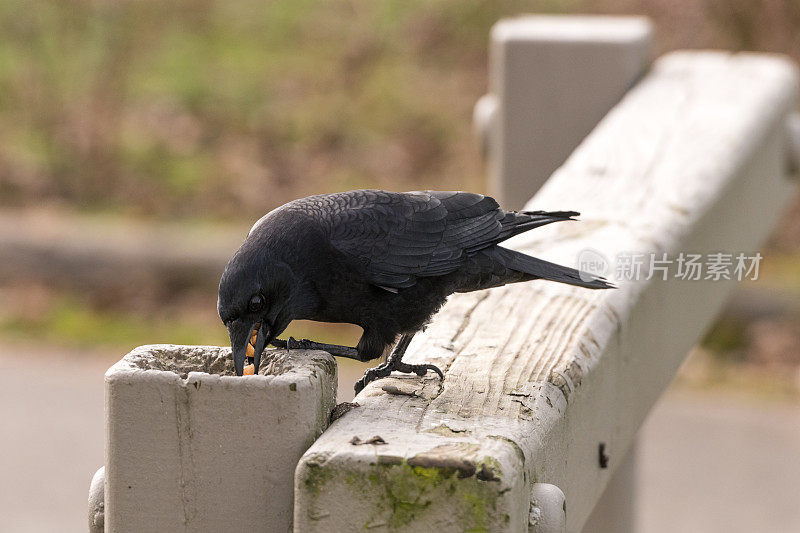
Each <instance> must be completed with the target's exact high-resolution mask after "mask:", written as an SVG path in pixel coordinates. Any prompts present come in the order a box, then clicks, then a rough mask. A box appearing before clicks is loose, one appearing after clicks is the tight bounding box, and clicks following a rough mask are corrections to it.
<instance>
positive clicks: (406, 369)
mask: <svg viewBox="0 0 800 533" xmlns="http://www.w3.org/2000/svg"><path fill="white" fill-rule="evenodd" d="M393 370H396V371H398V372H402V373H403V374H416V375H418V376H419V377H422V376H424V375H425V374H427V373H428V370H432V371H434V372H436V373H437V374H439V379H444V374H443V373H442V371H441V370H439V367H437V366H436V365H431V364H427V363H425V364H421V365H410V364H408V363H404V362H403V361H397V360H394V361H392V360H391V359H390V360H389V361H387V362H385V363H382V364H380V365H378V366H376V367H375V368H370V369H369V370H367V371H366V372H364V376H363V377H362V378H361V379H359V380H358V381H356V384H355V386H354V388H355V390H356V394H358V393H359V392H361V391H362V390H364V387H366V386H367V385H368V384H369V383H370V382H372V381H375V380H376V379H380V378H385V377H389V375H390V374H391V373H392V371H393Z"/></svg>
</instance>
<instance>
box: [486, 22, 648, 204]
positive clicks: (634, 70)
mask: <svg viewBox="0 0 800 533" xmlns="http://www.w3.org/2000/svg"><path fill="white" fill-rule="evenodd" d="M651 38H652V29H651V26H650V23H649V21H648V20H647V19H646V18H643V17H601V16H552V15H535V16H524V17H519V18H514V19H507V20H502V21H500V22H498V23H497V24H496V25H495V26H494V28H493V29H492V37H491V48H490V56H489V62H490V69H489V75H490V79H489V90H490V94H489V95H487V96H486V97H484V98H482V99H481V100H480V101H479V103H478V105H477V106H476V109H475V114H474V118H475V120H476V124H475V129H476V131H477V132H478V135H479V136H480V137H481V146H482V147H484V149H485V151H486V152H488V157H489V191H490V193H491V194H492V195H494V196H495V198H497V199H498V200H499V201H500V204H501V205H502V206H503V207H506V208H510V209H519V208H521V207H522V206H523V204H524V203H525V202H526V201H527V200H528V199H529V198H530V197H531V196H533V194H534V193H535V192H536V191H537V190H538V189H539V187H541V186H542V184H543V183H544V182H545V181H546V180H547V178H549V177H550V174H552V173H553V171H555V170H556V169H557V168H558V167H560V166H561V164H562V163H563V162H564V161H566V159H567V157H568V156H569V155H570V154H571V153H572V151H573V150H574V149H575V148H576V147H577V146H578V144H579V143H580V142H581V141H582V140H583V139H584V137H586V135H587V134H588V133H589V132H590V131H591V130H592V129H593V128H594V126H595V125H596V124H597V123H598V122H599V121H600V119H601V118H603V116H604V115H605V114H606V113H607V112H608V110H609V109H611V107H612V106H614V105H615V104H616V103H617V102H618V101H619V100H620V98H622V95H623V94H625V92H626V91H627V90H628V89H629V88H630V87H631V86H632V85H633V83H634V82H635V81H636V80H637V79H638V78H639V77H640V76H641V75H642V73H643V72H644V70H645V69H646V68H647V66H648V64H649V62H650V42H651ZM550 208H553V209H555V208H557V207H554V206H550Z"/></svg>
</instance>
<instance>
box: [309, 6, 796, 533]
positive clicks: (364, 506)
mask: <svg viewBox="0 0 800 533" xmlns="http://www.w3.org/2000/svg"><path fill="white" fill-rule="evenodd" d="M595 23H596V24H599V25H602V26H604V27H606V26H605V25H606V24H612V25H613V24H617V23H618V21H603V20H600V21H592V20H581V21H579V22H575V21H572V20H566V21H560V20H554V19H551V18H548V19H546V20H545V21H544V22H543V21H541V20H539V19H528V20H521V21H516V22H511V23H501V26H500V28H501V29H499V30H497V31H495V32H494V37H495V39H498V40H503V39H511V38H512V37H511V36H513V38H514V39H517V40H518V41H524V40H525V35H526V33H525V32H526V31H527V29H528V28H530V29H531V32H532V37H531V38H532V41H533V42H535V43H538V42H540V41H542V40H547V39H548V38H549V39H550V41H549V42H548V44H547V50H548V53H546V54H545V53H543V52H541V50H539V51H538V52H537V47H536V46H533V45H532V46H531V47H530V48H529V50H530V53H531V54H532V58H533V59H532V60H531V61H532V62H526V61H523V60H522V59H521V56H525V52H524V51H523V50H525V49H527V45H522V44H520V45H519V46H520V50H519V51H518V53H519V54H520V56H517V55H515V54H516V53H517V51H515V50H513V51H512V50H509V48H513V47H514V46H516V41H510V42H505V41H504V42H501V43H499V44H498V43H497V42H495V43H494V45H493V46H494V47H495V49H500V50H506V53H507V54H509V55H510V56H512V57H513V58H514V59H513V60H512V59H510V58H509V57H507V56H504V57H501V58H500V59H499V61H501V62H503V64H504V65H505V67H504V69H493V70H492V72H498V71H501V72H507V71H508V69H509V68H510V69H513V68H515V65H525V66H526V68H528V69H530V70H529V71H528V72H527V74H526V75H527V76H528V77H529V78H530V79H527V78H526V75H523V74H519V73H517V77H518V78H519V79H521V80H523V81H522V82H520V83H522V84H523V86H524V87H534V88H535V87H537V86H538V85H537V81H535V80H536V79H538V78H546V79H556V80H557V79H558V77H559V76H560V72H562V71H563V70H570V68H571V67H570V65H583V64H584V63H581V62H580V61H577V60H574V63H572V60H573V59H574V58H572V56H571V54H579V53H580V51H581V46H579V45H575V44H574V43H572V42H570V40H569V39H564V38H563V37H562V35H561V34H560V33H559V31H558V29H559V28H560V27H561V26H562V25H567V26H571V25H573V24H586V25H589V26H591V25H593V24H595ZM506 25H507V26H508V28H513V30H512V29H507V28H506ZM606 28H607V27H606ZM641 31H644V30H643V29H642V30H641ZM602 33H603V32H599V31H598V32H587V34H592V35H598V34H602ZM582 34H583V32H581V31H577V30H576V31H575V32H574V33H573V35H582ZM613 35H614V32H613V31H609V32H608V37H609V38H613ZM638 35H639V37H638V38H637V39H634V40H632V41H633V42H634V43H636V44H630V42H631V40H628V41H627V42H628V43H629V45H630V46H638V45H639V44H638V43H642V42H644V41H646V39H645V38H644V37H643V35H644V34H643V33H639V34H638ZM548 36H549V37H548ZM539 56H541V57H542V58H543V62H542V63H541V64H539V63H537V62H536V61H535V60H534V59H535V58H536V57H539ZM633 56H634V57H637V58H638V57H641V56H637V55H636V54H633ZM493 59H494V60H495V61H498V58H496V57H494V58H493ZM607 60H608V61H611V59H607ZM595 61H597V62H599V63H602V62H603V60H602V58H596V59H595ZM509 65H510V66H509ZM546 65H549V68H551V69H553V71H552V72H551V71H548V70H547V69H546V68H544V66H546ZM537 67H539V68H537ZM629 72H631V71H629ZM574 75H576V74H575V73H574V72H571V71H570V73H569V75H568V76H564V79H568V80H570V83H576V81H575V80H574V79H572V78H571V76H574ZM631 75H632V76H635V72H633V73H632V74H631ZM507 76H508V79H509V80H512V81H509V83H516V82H514V81H513V80H514V79H515V78H514V76H511V75H508V74H507ZM552 76H555V78H551V77H552ZM628 79H630V78H628ZM626 81H627V80H626ZM503 83H504V82H498V81H497V80H495V81H494V83H493V85H494V86H501V87H503ZM538 83H539V84H541V83H542V82H541V81H539V82H538ZM554 83H555V82H554ZM797 83H798V82H797V74H796V71H795V69H794V67H793V65H792V64H790V63H789V62H788V61H786V60H785V59H783V58H780V57H776V56H766V55H751V54H728V53H721V52H678V53H672V54H669V55H667V56H665V57H663V58H661V59H659V60H658V61H656V63H655V64H654V65H653V67H652V69H651V70H650V72H649V73H648V74H647V75H646V76H645V77H644V78H643V79H642V80H641V81H640V82H639V83H638V84H637V85H636V86H635V87H634V88H633V89H632V90H631V91H629V92H628V93H627V94H626V95H625V96H624V97H623V98H622V101H621V102H620V103H619V104H618V105H617V106H616V107H614V109H612V110H611V112H610V113H608V114H607V115H606V116H605V118H603V120H602V121H601V122H600V124H599V125H598V126H597V127H596V128H595V129H594V131H592V133H591V134H590V135H589V136H588V137H587V138H586V139H585V140H584V141H583V142H582V143H581V145H580V146H579V147H578V148H577V150H576V151H575V152H574V153H573V154H572V156H571V157H569V159H568V160H567V161H566V163H564V164H563V166H561V168H560V169H559V170H557V171H556V172H555V174H554V175H553V176H552V177H551V178H550V179H549V180H548V181H547V182H546V183H545V184H544V186H543V187H542V188H541V190H539V192H538V193H537V194H536V195H535V196H534V197H533V199H532V200H530V201H529V202H528V203H527V204H526V205H527V207H528V208H530V209H575V210H577V211H580V212H581V213H582V216H581V217H580V218H581V222H577V223H574V224H568V225H555V226H553V227H548V228H543V229H542V230H537V231H535V232H530V233H529V234H525V235H524V236H520V237H518V238H516V240H515V242H514V245H515V248H517V249H521V250H526V251H529V252H531V253H535V254H537V255H540V256H542V255H543V256H544V257H545V258H547V259H551V260H555V261H558V262H562V263H566V264H573V265H574V264H575V263H576V261H577V258H578V257H579V255H581V252H583V257H589V258H593V259H594V260H595V261H598V260H599V261H602V260H605V261H608V262H609V264H611V263H613V261H614V259H615V258H617V257H620V258H622V257H630V255H624V254H644V257H649V255H650V254H656V257H657V258H659V259H660V258H661V254H662V253H668V254H671V257H672V258H675V255H677V254H679V253H680V252H692V253H698V254H713V253H716V252H729V253H733V254H736V253H738V252H744V253H747V254H748V255H750V254H751V253H752V252H753V251H755V250H757V247H758V245H759V244H760V242H761V240H762V239H763V238H764V236H765V235H766V234H767V232H768V231H769V230H770V228H772V226H773V225H774V224H775V222H776V220H777V217H778V215H779V213H780V212H781V208H782V206H784V205H785V204H786V203H787V202H788V201H789V200H790V199H791V198H792V196H793V195H792V193H793V191H794V190H795V188H796V183H795V182H793V181H792V180H790V179H788V178H789V168H790V165H789V163H790V150H789V146H790V143H787V127H786V126H787V119H788V117H789V116H790V114H791V113H793V112H794V109H795V106H796V104H797V102H796V98H797V91H798V86H797ZM514 89H515V88H513V87H512V88H509V87H505V88H504V90H505V91H506V93H507V94H511V95H516V97H517V98H520V94H519V93H518V92H515V90H514ZM531 90H533V89H531ZM593 90H594V86H593V85H592V83H591V82H589V83H585V84H583V85H581V86H579V87H558V86H555V87H551V88H548V89H547V90H546V91H545V90H542V91H541V92H531V93H523V94H529V98H530V99H531V101H535V102H536V107H537V109H538V110H539V111H540V113H541V114H542V115H543V117H544V118H542V116H539V117H538V118H537V115H536V114H535V113H533V112H524V113H520V114H522V115H523V116H526V117H529V119H530V120H532V121H536V120H540V121H543V122H544V124H538V127H537V129H536V130H535V131H531V132H530V133H528V134H526V133H525V129H524V123H522V124H520V123H518V122H517V123H516V125H515V126H510V125H506V126H501V125H500V124H499V123H502V121H504V120H505V121H507V122H508V123H509V124H511V122H512V121H513V118H514V117H517V116H518V112H517V109H516V108H515V107H514V106H515V105H517V104H514V103H511V102H510V101H505V100H503V98H502V97H499V96H495V98H498V100H497V101H496V103H495V104H492V105H487V104H485V103H484V104H482V105H484V106H485V107H484V109H482V110H479V112H478V113H477V114H478V116H481V117H487V116H488V117H494V118H489V120H488V126H486V127H484V128H482V129H483V131H487V132H489V133H488V135H489V139H488V143H487V144H488V146H489V153H490V154H493V155H494V157H496V158H503V157H506V156H507V154H511V153H513V154H516V155H513V156H509V157H525V148H526V147H527V148H528V149H529V150H530V151H531V152H534V153H535V152H536V149H537V148H536V147H537V146H538V144H539V143H542V142H545V141H546V139H544V138H545V137H547V136H548V135H549V134H550V133H551V130H552V132H553V134H554V135H556V136H558V130H559V124H560V123H561V121H560V120H559V117H560V116H561V115H562V114H567V115H568V114H569V112H570V110H569V108H568V107H567V108H563V107H560V106H558V105H557V104H556V103H555V102H556V101H558V100H559V99H560V98H562V96H563V97H564V98H566V99H567V100H569V99H575V100H576V101H580V100H581V96H580V95H582V94H587V93H591V92H592V91H593ZM572 92H574V93H573V94H570V93H572ZM548 99H552V100H548ZM484 102H485V101H484ZM551 104H552V105H551ZM520 105H523V106H524V105H525V99H524V98H522V103H521V104H520ZM492 107H494V109H492ZM487 109H488V111H487ZM553 109H557V110H558V112H553V111H552V110H553ZM504 117H505V118H504ZM547 124H549V126H550V127H549V128H547V127H545V126H546V125H547ZM504 127H505V128H506V129H508V130H511V129H512V128H517V129H513V131H514V132H515V133H514V134H513V138H511V139H508V137H507V136H506V137H503V135H502V134H500V133H498V131H499V130H502V129H503V128H504ZM573 138H574V137H573ZM506 142H513V143H514V144H515V145H517V147H516V148H515V149H514V150H512V149H510V148H508V147H507V146H505V145H504V143H506ZM536 163H537V161H536V159H535V158H531V159H529V160H528V167H527V168H528V169H529V170H530V172H531V173H532V174H533V173H534V172H535V171H536V168H537V164H536ZM490 166H491V167H492V168H494V169H496V170H495V172H497V173H498V175H499V179H498V180H497V182H498V183H499V185H498V186H497V187H498V190H500V191H503V192H502V194H501V196H503V197H506V194H517V193H514V192H513V191H519V190H520V189H521V188H522V187H524V186H521V185H520V184H518V183H514V184H507V183H506V182H505V179H507V178H508V179H512V178H513V179H515V180H516V179H521V176H522V175H523V174H524V173H525V172H524V166H522V167H521V166H520V165H511V164H508V165H504V164H502V163H498V162H497V161H495V162H494V163H493V164H491V165H490ZM498 169H499V170H498ZM504 169H516V170H508V174H506V173H505V172H506V170H504ZM505 191H512V192H509V193H506V192H505ZM708 257H711V256H708ZM673 266H675V265H673ZM612 268H613V267H612ZM642 273H643V276H642V279H641V280H640V281H628V280H625V279H623V280H618V281H617V283H618V285H619V288H618V289H616V290H613V291H586V290H582V289H580V288H574V287H568V286H563V285H557V284H548V283H536V282H532V283H525V284H519V285H512V286H507V287H503V288H499V289H493V290H490V291H485V292H481V293H472V294H464V295H458V296H455V297H453V298H451V300H450V301H449V302H448V304H447V305H446V306H445V308H444V309H443V310H442V311H441V312H440V313H439V315H438V316H437V317H436V319H435V320H434V321H433V323H432V324H431V326H430V327H429V328H428V330H427V331H426V332H425V333H424V334H422V335H418V336H417V337H415V339H414V341H413V343H412V345H411V347H410V348H409V351H408V355H407V359H408V360H410V361H415V362H421V361H428V362H432V363H435V364H437V365H439V366H440V367H441V368H445V369H446V374H445V379H444V381H443V383H442V384H440V383H439V382H438V380H436V379H433V378H428V379H425V380H420V379H418V378H409V377H404V376H403V377H401V376H397V377H392V378H389V379H384V380H380V381H378V382H375V383H373V384H371V385H370V386H369V387H368V388H367V389H365V390H364V391H363V392H362V393H361V394H360V395H359V396H358V397H357V398H356V401H357V402H358V403H359V404H360V407H359V408H357V409H355V410H353V411H351V412H349V413H348V414H346V415H345V416H344V417H342V418H341V419H340V420H338V421H337V422H335V423H334V424H333V425H332V426H331V427H330V428H329V429H328V430H327V431H326V432H325V433H324V434H323V435H322V437H321V438H320V439H318V440H317V441H316V442H315V443H314V445H313V446H312V447H311V448H310V449H309V450H308V452H306V454H305V455H304V456H303V459H302V460H301V463H300V465H299V467H298V470H297V477H296V487H295V491H296V492H295V530H296V531H303V532H306V531H319V532H323V531H324V532H327V531H355V530H362V529H369V530H373V529H374V530H377V531H419V532H423V531H438V532H444V531H448V532H450V531H452V532H456V531H539V532H552V531H565V530H566V531H570V532H579V531H581V530H585V531H591V532H603V531H605V532H612V531H613V532H624V531H630V528H631V527H632V526H631V522H632V521H631V519H630V516H631V501H632V499H633V494H632V493H630V491H631V490H632V488H631V485H630V483H629V482H628V481H626V480H630V479H631V477H632V472H633V470H634V467H633V464H632V463H630V462H629V460H628V459H626V456H627V455H628V454H629V450H630V449H631V447H632V446H633V443H634V441H635V437H636V433H637V430H638V428H639V427H640V425H641V424H642V422H643V421H644V419H645V417H646V415H647V413H648V411H649V409H650V408H651V407H652V405H653V404H654V402H655V401H656V400H657V399H658V397H659V396H660V394H661V393H662V391H663V390H664V388H665V387H666V386H667V384H668V383H669V381H670V379H671V378H672V376H673V375H674V374H675V371H676V369H677V368H678V366H679V365H680V363H681V361H682V360H683V359H684V356H685V354H686V353H687V352H688V350H689V349H690V347H691V346H692V345H693V344H694V343H695V342H696V341H697V340H698V339H699V338H700V336H701V335H702V334H703V332H704V331H705V329H706V328H707V327H708V326H709V325H710V323H711V321H712V320H713V318H714V316H715V315H716V313H717V312H718V310H719V308H720V306H721V305H722V303H723V301H724V299H725V297H726V295H727V294H728V293H729V292H730V290H731V288H732V287H733V285H734V283H735V281H733V280H725V279H722V280H718V281H714V280H711V279H708V280H705V279H703V280H699V281H684V280H681V279H675V278H674V277H672V273H670V274H669V276H670V277H669V279H668V280H667V281H662V280H661V279H659V278H660V277H661V274H660V273H656V275H655V276H654V277H653V279H650V280H647V279H644V278H646V277H647V276H646V274H647V272H646V266H645V268H643V269H642ZM673 273H674V272H673ZM609 274H610V275H611V277H614V272H613V271H611V272H609ZM703 277H705V273H703ZM374 435H379V436H380V437H382V442H385V444H383V443H382V444H380V445H358V446H356V445H353V444H351V441H352V440H353V438H354V437H359V438H360V439H361V441H362V442H363V441H364V440H366V438H368V437H371V436H374ZM615 472H620V475H621V479H620V480H617V481H614V482H613V483H611V482H612V478H613V477H614V475H615ZM610 483H611V485H609V484H610ZM609 486H611V487H612V488H611V489H610V493H607V494H606V495H605V498H606V499H605V501H604V502H603V504H601V505H599V506H598V505H597V504H598V502H599V501H601V499H602V498H604V496H603V495H604V491H606V490H607V487H609ZM595 508H597V510H596V512H595V514H594V516H592V513H593V510H595Z"/></svg>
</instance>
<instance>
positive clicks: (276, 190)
mask: <svg viewBox="0 0 800 533" xmlns="http://www.w3.org/2000/svg"><path fill="white" fill-rule="evenodd" d="M553 4H557V3H556V2H553ZM519 5H521V3H520V2H488V1H487V2H455V1H450V2H422V1H405V2H400V1H388V2H371V1H347V2H345V1H332V2H322V1H311V0H291V1H287V0H283V1H272V2H263V1H254V0H235V1H230V0H228V1H215V0H194V1H187V0H173V1H170V2H156V1H137V2H132V1H99V2H89V1H72V2H59V1H24V0H23V1H7V2H2V3H0V147H2V148H0V198H2V202H3V203H6V204H9V203H12V204H14V203H16V204H20V203H21V204H25V203H30V202H32V201H35V202H40V201H42V200H43V199H45V200H46V199H57V200H63V201H66V202H68V203H71V204H75V205H78V206H80V207H82V208H85V209H86V208H94V209H115V210H127V211H135V212H143V213H145V214H156V215H165V216H174V215H176V214H178V215H180V214H186V213H196V212H197V211H204V212H206V213H210V214H223V215H227V216H231V215H234V216H235V215H239V216H243V217H252V216H255V215H258V214H261V213H263V212H264V211H265V210H266V209H268V208H270V207H273V206H275V205H277V204H279V203H282V202H284V201H287V200H289V199H291V198H293V197H296V196H299V195H302V194H306V193H308V194H310V193H313V192H321V191H327V190H337V189H348V188H354V187H364V186H383V187H387V188H413V187H423V186H426V185H427V186H429V185H431V184H435V185H436V186H439V187H448V186H449V187H460V188H469V189H480V188H482V178H481V176H480V174H481V171H480V164H479V161H478V160H477V156H476V155H475V154H474V150H473V149H472V145H471V139H470V138H469V136H470V132H469V128H468V127H466V126H467V125H468V124H469V120H470V113H471V106H472V104H473V103H474V101H475V99H476V98H477V97H478V96H479V95H480V93H481V92H482V91H483V90H484V86H485V79H486V76H485V55H486V43H487V39H488V31H489V28H490V26H491V25H492V24H493V23H494V21H495V20H496V19H497V18H499V17H500V16H501V14H502V12H504V11H509V10H514V8H515V6H519Z"/></svg>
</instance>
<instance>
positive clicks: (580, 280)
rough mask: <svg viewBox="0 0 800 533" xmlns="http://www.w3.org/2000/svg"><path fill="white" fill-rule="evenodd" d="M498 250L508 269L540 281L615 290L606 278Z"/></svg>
mask: <svg viewBox="0 0 800 533" xmlns="http://www.w3.org/2000/svg"><path fill="white" fill-rule="evenodd" d="M497 249H498V251H499V252H500V253H501V254H502V255H503V260H504V262H505V264H506V265H507V266H508V267H510V268H512V269H513V270H517V271H519V272H524V273H525V274H529V275H531V276H535V277H536V278H539V279H546V280H550V281H556V282H558V283H566V284H567V285H576V286H578V287H585V288H587V289H613V288H615V286H614V285H613V284H612V283H609V282H608V281H607V280H605V279H604V278H601V277H599V276H595V275H593V274H589V273H588V272H581V271H579V270H575V269H574V268H570V267H565V266H562V265H557V264H556V263H551V262H549V261H545V260H543V259H539V258H537V257H532V256H530V255H526V254H523V253H521V252H515V251H514V250H509V249H507V248H502V247H500V246H498V247H497Z"/></svg>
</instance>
